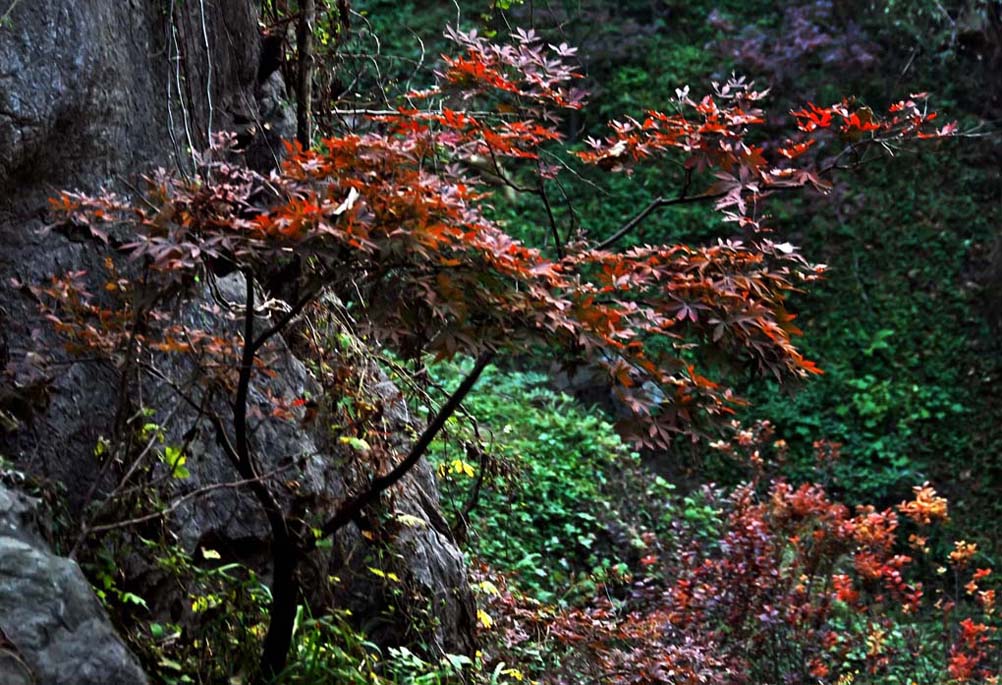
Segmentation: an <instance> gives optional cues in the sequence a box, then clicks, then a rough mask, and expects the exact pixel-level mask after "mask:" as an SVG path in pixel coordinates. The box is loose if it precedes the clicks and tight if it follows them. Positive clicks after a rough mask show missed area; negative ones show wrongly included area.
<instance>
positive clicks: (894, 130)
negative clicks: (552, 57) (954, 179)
mask: <svg viewBox="0 0 1002 685" xmlns="http://www.w3.org/2000/svg"><path fill="white" fill-rule="evenodd" d="M714 85H715V89H716V92H715V93H714V94H713V95H707V96H705V97H703V98H702V99H701V100H699V101H695V100H693V99H692V98H690V97H689V90H688V88H686V89H684V90H678V91H677V95H678V99H677V101H676V104H677V109H678V111H677V113H675V114H666V113H663V112H659V111H650V112H648V113H647V116H646V117H645V118H644V119H643V120H642V121H641V120H637V119H633V118H627V119H625V120H623V121H614V122H612V123H611V124H610V126H611V128H612V130H613V134H612V135H611V136H608V137H607V138H605V139H603V140H596V139H594V138H592V139H589V140H588V144H589V147H590V148H591V149H590V150H588V151H585V152H582V153H580V155H579V156H580V157H581V159H582V160H584V161H585V162H587V163H589V164H597V165H599V166H601V167H603V168H606V169H610V170H613V171H620V170H626V171H629V170H630V169H631V168H632V167H633V166H634V165H636V164H637V163H639V162H641V161H644V160H648V159H652V158H657V157H660V156H663V155H664V154H665V153H667V152H669V151H681V152H682V153H683V154H684V155H685V159H684V165H685V167H686V168H687V169H690V170H693V171H703V170H706V169H710V170H714V171H715V173H714V176H715V181H714V182H713V183H712V184H710V185H709V186H708V187H706V188H704V189H703V190H702V191H701V192H700V195H699V196H702V197H706V198H712V199H714V200H715V201H716V206H717V208H718V209H723V210H729V211H732V212H733V211H736V212H737V214H736V216H735V218H740V217H747V216H748V215H749V213H750V207H751V206H753V205H754V203H755V202H757V201H759V200H761V199H762V198H763V197H765V196H766V195H768V194H770V193H772V192H775V191H778V190H788V189H791V188H802V187H811V188H814V189H815V190H819V191H822V192H824V191H826V190H827V189H828V188H829V187H830V184H829V183H828V181H827V180H826V175H827V174H828V172H830V171H831V170H833V169H835V168H838V167H839V165H840V164H841V163H842V161H843V159H844V158H845V157H847V156H849V155H856V154H860V153H861V152H862V149H863V148H865V147H869V146H883V147H885V148H888V146H890V145H892V144H896V143H898V142H900V141H903V140H908V139H914V138H918V139H927V138H938V137H947V136H950V135H953V134H954V133H956V130H957V125H956V123H952V124H948V125H946V126H943V127H942V128H939V129H934V128H932V127H931V126H930V122H932V121H933V120H934V119H935V118H936V113H935V112H929V111H928V110H927V109H926V107H925V99H926V97H927V96H926V94H925V93H921V94H917V95H913V96H912V98H911V99H908V100H902V101H900V102H897V103H895V104H894V105H892V106H891V107H890V109H889V116H887V117H879V116H877V115H876V114H874V113H873V111H872V110H870V109H869V108H867V107H861V106H857V105H855V104H854V103H853V102H852V101H851V100H844V101H842V102H841V103H837V104H834V105H831V106H830V107H824V108H822V107H818V106H816V105H814V104H808V105H807V106H806V107H805V108H803V109H800V110H796V111H793V112H791V115H792V116H793V119H794V121H795V123H796V127H797V130H798V133H797V134H796V135H795V136H794V137H791V138H787V139H786V140H785V142H783V143H781V144H777V145H772V146H767V145H761V144H760V145H755V144H753V143H751V142H749V138H751V137H752V135H751V134H752V133H753V132H754V129H755V127H758V128H761V127H763V125H764V124H765V123H766V117H765V113H764V112H763V110H762V109H760V108H759V107H758V106H757V104H756V103H758V102H759V101H760V100H762V99H763V98H764V97H765V95H766V94H767V92H768V91H756V90H754V87H753V84H752V83H749V82H746V81H745V80H744V79H743V78H741V79H731V80H730V81H728V82H727V83H725V84H723V85H719V84H714ZM832 133H834V134H836V135H834V136H833V135H831V134H832ZM827 142H831V143H835V144H838V148H837V149H836V150H835V151H834V152H833V153H832V155H831V156H830V158H829V159H827V160H826V161H825V162H824V163H823V164H820V165H819V164H817V163H816V162H814V161H813V160H812V161H811V163H809V164H806V165H802V166H795V165H794V164H793V161H794V160H797V159H798V158H800V157H801V156H802V155H804V153H805V152H807V151H808V150H809V149H811V148H812V147H813V146H815V145H817V144H818V143H822V146H823V144H824V143H827ZM768 147H771V148H772V150H774V152H775V155H773V157H774V159H772V160H770V159H769V157H770V155H768V154H767V148H768Z"/></svg>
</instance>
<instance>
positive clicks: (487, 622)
mask: <svg viewBox="0 0 1002 685" xmlns="http://www.w3.org/2000/svg"><path fill="white" fill-rule="evenodd" d="M477 620H478V621H480V625H482V626H483V627H484V628H487V629H488V630H490V627H491V626H493V625H494V619H492V618H491V615H490V614H488V613H487V612H486V611H484V610H483V609H477Z"/></svg>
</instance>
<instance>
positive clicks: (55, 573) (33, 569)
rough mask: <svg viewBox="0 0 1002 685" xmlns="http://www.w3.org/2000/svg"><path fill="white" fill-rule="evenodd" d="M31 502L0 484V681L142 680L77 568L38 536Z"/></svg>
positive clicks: (55, 684) (99, 683)
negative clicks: (54, 552)
mask: <svg viewBox="0 0 1002 685" xmlns="http://www.w3.org/2000/svg"><path fill="white" fill-rule="evenodd" d="M36 518H37V511H36V510H35V501H34V500H32V499H30V498H27V497H25V496H24V495H22V494H20V493H17V492H15V491H12V490H9V489H7V488H6V487H5V486H3V485H0V683H3V684H4V685H8V684H10V685H20V684H21V683H24V684H25V685H28V684H31V685H142V684H143V683H146V682H148V681H147V679H146V675H145V674H144V673H143V671H142V669H141V668H140V667H139V664H138V662H137V661H136V659H135V657H134V656H133V655H132V654H131V653H130V652H129V650H128V648H126V646H125V645H124V644H123V643H122V641H121V640H120V639H119V638H118V636H117V635H116V634H115V630H114V628H113V627H112V625H111V623H110V622H109V621H108V617H107V615H106V614H105V612H104V609H103V608H102V607H101V604H100V603H99V602H98V600H97V597H95V596H94V592H93V591H92V590H91V587H90V585H89V584H88V583H87V579H86V578H84V575H83V573H81V572H80V568H79V567H78V566H77V565H76V564H75V563H74V562H72V561H70V560H69V559H65V558H63V557H58V556H56V555H54V554H52V553H51V552H50V551H49V550H48V548H47V547H46V546H45V545H44V543H42V542H41V540H40V538H39V537H38V532H37V528H35V526H34V523H33V521H35V520H36Z"/></svg>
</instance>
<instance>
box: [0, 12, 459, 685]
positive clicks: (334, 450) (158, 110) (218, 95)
mask: <svg viewBox="0 0 1002 685" xmlns="http://www.w3.org/2000/svg"><path fill="white" fill-rule="evenodd" d="M258 4H259V3H257V2H256V1H255V0H226V1H225V2H204V3H201V2H181V0H176V1H175V0H128V1H123V0H88V1H87V2H80V1H79V0H33V1H32V2H21V3H17V4H16V6H15V7H14V9H13V11H12V12H11V14H10V17H9V20H8V22H7V23H6V24H5V25H4V26H3V27H0V328H2V330H0V364H6V367H2V366H0V372H2V373H0V456H2V457H4V458H6V459H7V460H9V461H12V462H14V463H15V464H16V466H17V468H18V469H19V470H22V471H25V472H27V473H30V474H31V475H32V476H36V477H40V478H42V479H49V480H51V481H55V482H58V483H60V484H62V486H63V487H64V489H65V492H66V495H67V498H68V500H69V503H68V504H69V506H70V509H71V510H79V509H80V508H81V507H82V506H83V505H84V504H85V501H84V500H85V497H86V494H87V493H88V492H89V491H90V490H91V488H92V485H93V484H94V479H95V477H96V476H95V474H96V472H97V469H95V468H94V460H93V451H94V447H95V444H96V443H97V440H98V438H99V437H100V436H102V435H103V436H107V435H110V434H111V427H112V424H113V421H114V416H115V403H116V399H115V398H116V397H117V374H116V371H115V369H113V368H110V366H109V365H106V364H97V363H87V364H79V363H78V364H67V365H64V366H60V367H59V370H58V373H54V374H53V375H52V376H51V377H50V378H48V379H46V380H45V382H43V383H40V382H39V379H38V378H36V377H34V376H32V374H31V373H30V372H29V370H27V369H26V367H25V366H24V365H23V364H21V363H20V361H21V360H23V359H24V358H25V356H26V354H28V353H34V352H38V351H42V352H49V353H51V354H52V355H53V356H57V357H58V356H59V355H60V354H61V351H60V350H61V346H60V344H59V342H58V341H57V340H56V339H55V338H54V337H53V336H52V335H51V332H50V327H49V325H48V324H47V323H46V322H45V321H43V320H42V319H41V317H40V315H39V313H38V309H37V306H36V303H35V302H34V301H33V299H32V297H31V296H30V294H29V293H28V292H27V289H26V288H19V287H13V285H12V284H16V283H25V284H37V283H41V282H43V281H44V280H45V279H47V278H48V277H49V276H50V275H52V274H61V273H65V272H66V271H69V270H87V271H88V272H89V273H90V274H92V276H91V278H92V279H93V283H92V285H93V288H92V290H94V291H98V292H99V291H100V290H101V283H102V281H103V279H102V273H103V268H102V262H103V258H104V255H105V254H106V252H105V248H104V246H102V245H101V244H100V243H97V242H95V241H92V240H89V239H87V238H85V237H82V236H74V235H70V234H64V233H60V232H58V231H54V232H50V233H42V232H40V230H39V229H41V228H42V227H43V226H45V224H46V223H48V221H50V219H49V217H48V215H47V209H46V208H47V198H48V197H49V196H50V195H51V194H52V193H53V192H54V190H55V189H58V188H67V187H69V188H73V187H77V188H83V189H86V190H88V191H91V192H94V191H97V190H98V189H99V188H101V187H118V188H120V189H127V188H126V187H125V185H124V183H123V181H125V180H126V179H131V180H133V181H134V180H135V179H136V177H137V176H138V175H139V174H141V173H143V172H146V171H149V170H150V169H151V168H152V167H155V166H171V167H180V168H187V167H189V166H190V163H191V162H190V149H189V145H190V146H191V147H194V148H195V149H201V148H204V147H205V146H206V144H207V142H208V138H209V133H210V130H211V131H212V132H218V131H222V130H233V131H237V132H238V133H239V134H241V137H242V139H244V140H243V142H244V143H245V144H246V147H247V158H248V160H249V161H250V162H252V163H253V164H255V165H257V166H258V167H260V168H266V167H269V166H270V165H272V164H273V163H274V160H275V157H274V155H273V154H272V153H273V151H275V150H280V146H278V145H277V141H278V138H279V137H281V136H289V135H291V132H292V130H293V126H294V118H293V117H292V115H291V111H290V109H289V107H288V105H287V104H286V103H285V95H284V93H285V89H284V84H283V83H282V82H281V77H280V74H279V73H278V72H273V73H271V74H268V75H267V78H265V79H264V80H263V81H262V82H258V57H259V55H260V51H261V47H260V40H259V35H258V9H257V7H258ZM165 10H169V11H166V12H165ZM203 11H204V15H203ZM178 50H180V52H181V53H183V55H184V59H183V60H177V59H176V55H177V53H178ZM177 69H180V70H181V72H180V73H178V72H177V71H176V70H177ZM179 83H183V84H184V86H183V87H181V88H179V86H178V84H179ZM182 91H183V92H182ZM239 285H240V284H239V282H235V281H232V280H230V281H227V282H224V283H223V288H224V289H226V288H231V289H232V288H235V292H234V293H232V294H233V299H235V300H239V299H240V297H241V294H240V292H239V291H240V287H239ZM200 304H201V303H199V302H194V303H192V305H191V307H190V308H189V311H188V315H189V316H192V317H195V316H202V317H205V316H206V314H205V313H204V312H203V310H202V309H201V308H200V306H199V305H200ZM205 323H206V325H207V326H215V327H219V328H220V329H221V330H230V329H229V326H230V325H231V324H230V323H229V322H225V321H223V320H222V319H219V320H212V319H211V317H209V318H207V319H205ZM271 351H272V352H273V353H275V354H276V355H279V356H280V357H282V361H281V369H282V370H281V373H280V374H279V375H278V376H277V377H276V378H274V379H259V380H258V382H256V383H255V385H254V387H253V388H252V398H251V399H252V402H254V403H256V404H260V405H262V406H264V404H265V401H264V400H265V395H267V394H274V395H284V396H291V395H302V394H303V393H304V391H307V390H309V391H310V392H319V389H318V388H317V387H316V383H315V381H314V380H313V379H312V378H311V377H310V375H309V373H307V370H306V368H305V367H304V366H303V364H302V363H300V361H299V360H297V359H296V358H295V356H294V355H293V353H292V352H291V351H290V350H289V349H288V347H287V346H285V344H284V343H283V342H282V341H279V340H276V341H275V343H274V345H273V346H272V348H271ZM7 362H9V364H8V363H7ZM175 371H178V372H182V371H183V369H175ZM149 390H150V392H148V393H146V394H145V395H144V397H143V402H144V403H145V404H147V405H152V406H153V408H154V409H155V411H156V416H158V417H164V416H166V415H167V414H169V413H170V412H171V409H172V408H173V407H174V406H175V405H176V404H177V402H178V398H177V397H176V396H173V395H172V393H170V392H168V391H166V390H165V389H164V388H162V387H161V388H155V387H154V388H150V389H149ZM379 392H384V393H387V397H390V396H393V397H395V396H396V395H397V391H396V389H395V388H392V385H391V384H387V385H385V386H384V387H382V388H381V389H380V390H379ZM186 411H187V410H186V409H184V408H179V409H178V411H177V412H176V419H177V421H176V427H175V428H172V429H171V430H174V431H184V430H186V428H187V426H184V423H185V421H189V422H190V420H191V419H192V416H191V414H190V412H188V413H186ZM393 411H394V415H395V416H396V418H394V419H393V423H392V425H394V426H396V428H395V430H396V429H399V430H400V431H401V436H400V448H401V450H403V449H406V442H407V440H408V435H409V429H408V426H407V425H406V424H407V421H409V419H408V418H407V415H406V407H405V406H404V405H403V403H402V402H400V401H399V399H397V400H395V405H394V410H393ZM398 419H399V420H398ZM318 423H319V422H318ZM178 427H180V428H178ZM178 435H179V433H178V432H173V433H171V437H172V439H174V438H177V437H178ZM255 442H256V444H257V445H258V446H259V451H260V454H261V455H262V465H263V468H264V469H265V470H267V469H269V468H274V467H276V466H278V465H281V464H284V463H287V462H289V461H290V460H291V461H296V462H300V465H299V466H298V467H297V469H296V471H295V472H294V474H293V473H291V472H290V475H294V476H295V480H297V481H298V482H299V483H300V486H301V491H300V495H309V496H311V497H312V498H313V499H314V500H315V502H316V504H315V506H316V507H318V508H322V507H333V506H336V504H337V503H338V502H339V501H340V500H341V499H343V497H344V496H345V493H346V492H347V490H348V489H349V487H348V485H347V484H348V483H357V482H358V480H357V478H358V476H359V474H358V473H356V472H353V471H352V469H351V467H350V466H349V465H348V464H349V460H348V459H346V455H344V454H343V453H342V452H339V450H343V449H344V448H343V446H341V447H339V446H338V445H330V444H326V442H325V438H324V436H323V435H320V434H317V433H315V432H313V430H312V429H310V428H308V427H301V426H299V425H298V424H296V423H288V422H280V421H265V422H264V423H263V424H262V425H261V426H260V427H259V429H258V430H257V431H256V433H255ZM190 452H191V460H192V463H191V471H192V476H191V478H190V479H189V481H188V482H186V483H181V484H178V485H177V487H178V494H183V492H185V491H190V489H192V488H195V487H198V486H199V485H208V484H213V483H224V482H227V481H231V480H233V479H234V478H235V474H234V472H233V469H232V467H231V465H230V464H229V463H228V462H227V460H226V459H225V457H224V456H223V455H222V454H221V451H220V449H219V447H218V445H216V444H215V440H214V438H213V436H211V435H210V434H208V433H207V432H204V431H200V432H199V434H198V435H197V436H196V439H195V441H194V442H193V443H192V444H191V448H190ZM114 475H116V474H114V473H109V474H108V476H107V478H106V480H105V482H100V483H98V484H97V488H96V492H97V493H98V496H100V494H101V493H102V492H105V491H106V490H107V489H108V487H110V486H111V484H112V482H113V479H112V477H113V476H114ZM393 498H394V499H395V501H396V505H397V506H398V508H399V510H401V511H406V512H408V513H410V514H411V515H412V516H416V517H418V518H419V519H421V520H423V521H426V522H427V523H428V525H427V526H420V527H416V528H413V529H404V530H401V531H400V533H399V534H398V535H397V536H396V538H395V539H394V540H392V541H391V544H392V545H393V548H394V549H395V550H396V552H395V554H396V556H397V557H398V558H399V559H400V571H399V573H400V574H401V575H402V576H407V577H408V578H412V579H413V582H414V583H415V585H416V586H418V587H420V588H421V589H422V590H421V592H422V594H423V595H424V596H426V597H427V598H428V599H429V601H430V602H431V603H432V605H433V607H432V608H433V611H434V612H435V613H436V615H437V616H438V617H439V619H440V620H439V627H438V628H437V629H436V631H437V632H436V635H435V636H433V637H434V638H435V641H436V642H438V643H439V644H440V645H441V646H443V648H448V649H450V650H451V651H468V650H469V649H470V647H471V644H472V642H471V638H470V635H471V634H472V631H471V625H472V623H471V618H470V615H471V612H472V600H471V598H470V592H469V587H468V585H467V582H466V576H465V570H464V566H463V562H462V556H461V554H460V552H459V551H458V550H457V549H456V547H455V545H454V544H453V543H452V542H451V540H450V538H449V535H448V531H447V529H446V526H444V524H443V522H442V517H441V514H440V512H439V509H438V499H437V493H436V491H435V484H434V478H433V477H432V475H431V473H430V470H429V469H428V467H427V465H424V464H422V465H421V466H420V467H419V468H418V469H417V470H416V472H415V474H413V475H412V476H411V477H409V478H407V479H405V481H404V482H402V483H401V484H400V485H399V486H398V487H397V488H395V490H394V493H393ZM20 506H21V505H20V504H18V502H16V501H14V500H11V501H9V502H5V501H0V510H4V507H6V510H7V511H10V512H14V511H15V510H18V511H20V510H19V509H18V507H20ZM22 515H24V516H28V518H29V519H30V513H26V512H21V513H17V514H16V516H11V517H10V520H11V521H14V520H15V519H16V520H17V521H18V522H17V523H16V524H15V523H11V524H10V525H11V526H15V525H16V526H17V528H16V530H15V528H10V529H9V530H8V529H3V530H0V534H3V535H4V538H3V539H4V540H5V541H6V542H5V545H6V547H5V549H4V552H3V554H4V557H3V561H2V562H0V563H5V564H6V563H7V561H6V560H7V559H18V560H20V561H19V563H21V562H23V563H26V564H34V565H35V566H36V567H39V566H40V565H41V564H42V561H43V560H44V559H45V557H44V553H42V552H41V551H39V549H38V548H36V547H29V548H27V549H25V548H24V547H23V546H24V545H25V544H29V545H32V544H35V542H36V541H37V538H33V537H32V534H31V533H30V531H31V527H30V525H29V523H30V522H29V521H27V520H24V519H22V518H21V517H22ZM172 526H173V527H174V529H175V531H176V533H177V535H178V536H179V539H180V540H181V542H182V544H184V545H185V546H186V547H188V548H189V549H193V548H194V547H196V546H198V545H212V546H213V547H222V548H227V547H230V548H232V550H233V553H234V556H236V557H238V558H240V560H243V561H247V562H248V563H252V564H255V565H257V566H258V568H259V570H260V571H261V572H263V573H265V574H266V573H267V561H266V560H267V557H268V555H267V549H268V544H269V539H268V529H267V526H265V525H264V519H263V517H262V516H261V512H260V509H259V507H258V506H257V504H256V502H255V501H254V500H253V499H252V498H250V497H248V496H247V495H246V493H244V492H242V491H240V490H235V489H226V490H221V491H219V492H216V493H214V494H213V495H212V496H211V497H207V498H205V499H204V500H199V501H198V502H193V503H191V504H190V505H188V506H185V507H181V508H179V509H178V510H177V511H176V512H175V517H174V519H173V520H172ZM14 535H16V536H17V537H14ZM366 544H367V543H366V541H365V540H364V539H363V538H362V536H361V535H360V531H358V530H357V529H355V527H354V526H353V525H352V526H349V527H348V529H346V530H344V531H342V532H341V534H339V535H338V540H337V541H336V545H335V550H334V552H333V553H332V557H331V560H330V563H331V564H332V566H333V567H335V568H340V565H341V564H342V563H343V561H344V560H345V559H352V560H355V561H357V560H358V559H359V558H360V555H358V554H356V553H355V552H356V551H357V550H358V549H359V548H364V546H365V545H366ZM19 545H20V546H19ZM53 559H55V558H53ZM57 561H58V560H56V561H52V564H53V568H52V571H53V574H55V575H53V577H54V578H55V577H56V576H57V575H58V574H57V573H56V572H57V571H58V572H59V573H61V574H62V575H58V577H59V578H61V579H62V580H60V581H59V582H60V583H62V584H59V585H55V586H53V587H52V588H51V593H50V596H49V597H48V598H47V599H46V600H45V602H44V603H42V604H41V605H39V606H42V607H48V608H49V609H52V610H53V611H55V609H57V608H58V607H59V606H61V605H62V604H65V605H66V606H69V602H70V600H71V599H73V598H76V599H79V598H80V597H79V596H78V595H79V593H78V588H77V589H75V586H73V587H71V583H70V580H69V579H70V578H71V577H74V578H76V579H78V580H79V579H80V576H79V571H76V570H73V572H72V573H71V572H70V570H67V568H72V569H75V566H72V567H67V568H64V567H60V566H58V563H57ZM11 563H13V562H11ZM65 563H69V562H65ZM57 567H58V568H57ZM5 568H7V566H5ZM360 575H365V574H364V573H363V574H360ZM11 582H13V581H11ZM11 587H13V586H11ZM79 592H82V590H80V591H79ZM346 592H347V593H348V594H349V595H350V597H351V598H352V602H353V603H354V606H355V607H356V608H357V611H356V613H364V612H367V611H369V610H370V609H371V610H373V611H375V610H376V609H374V608H373V607H372V604H371V602H372V600H373V596H374V595H373V593H371V592H369V588H366V587H365V586H364V585H359V586H356V587H354V588H351V589H350V590H347V591H346ZM62 593H67V594H66V596H63V594H62ZM11 597H12V598H11V602H14V599H16V595H12V596H11ZM147 599H148V601H150V602H151V604H155V603H156V599H157V598H156V597H148V598H147ZM341 599H345V598H344V597H338V598H336V600H337V601H340V600H341ZM30 601H34V599H32V600H30ZM74 601H75V600H74ZM24 602H25V605H24V606H22V607H15V606H14V604H11V605H10V606H9V608H10V610H11V611H14V612H15V613H10V614H9V613H8V605H3V606H2V607H0V623H2V622H5V621H10V622H11V623H14V622H15V621H14V620H13V619H9V618H8V617H9V616H20V615H21V614H20V613H17V612H23V611H27V610H28V609H29V608H31V605H30V604H28V603H27V602H29V600H28V599H27V598H25V599H24ZM366 602H369V605H368V608H365V607H366V604H365V603H366ZM15 603H16V602H15ZM152 608H153V609H154V611H156V606H153V607H152ZM53 615H54V616H56V615H58V612H56V613H55V614H53ZM54 620H55V619H54ZM59 625H60V626H62V624H61V623H60V624H59ZM70 625H71V627H70V628H66V627H65V626H63V627H61V628H60V630H63V631H66V632H67V635H72V634H74V631H75V630H77V628H79V626H80V625H83V624H82V623H71V624H70ZM397 628H399V626H397ZM109 630H110V629H109ZM43 632H44V631H43ZM59 635H62V633H59V632H58V631H57V632H56V633H52V636H59ZM29 638H30V636H29ZM29 638H25V639H26V640H27V642H26V644H27V645H28V646H26V647H25V648H24V649H25V650H28V649H29V648H30V643H31V639H34V638H30V639H29ZM38 639H39V640H41V639H42V635H41V633H39V635H38ZM53 639H54V637H53ZM109 639H110V638H109ZM3 645H4V643H3V641H2V637H0V664H6V663H8V662H13V661H12V660H13V657H10V656H9V655H8V654H7V652H5V651H4V650H5V647H4V646H3ZM67 649H68V650H69V648H67ZM25 653H27V652H25ZM66 653H67V654H71V653H72V654H73V655H74V656H75V657H78V658H79V659H80V660H81V661H80V668H81V669H85V668H86V665H87V664H89V663H91V662H90V661H88V659H90V658H91V657H89V656H87V655H86V654H83V653H76V652H72V650H69V651H67V652H66ZM81 672H83V671H81ZM0 673H5V672H3V671H0ZM6 673H11V671H10V670H8V671H7V672H6ZM4 677H8V676H4ZM13 678H14V676H13V675H10V676H9V679H10V680H11V682H16V681H14V680H13ZM53 682H62V681H53ZM74 682H81V683H84V682H89V681H86V680H77V681H74ZM100 682H107V683H111V682H119V681H113V680H112V679H110V678H108V679H105V680H102V681H100ZM120 682H128V681H125V680H122V681H120ZM0 683H2V685H7V680H4V679H3V678H0Z"/></svg>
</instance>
